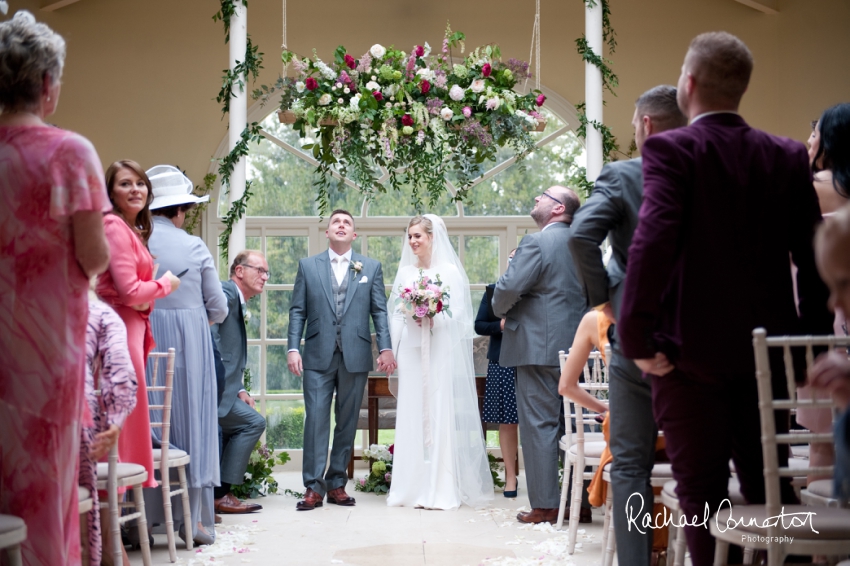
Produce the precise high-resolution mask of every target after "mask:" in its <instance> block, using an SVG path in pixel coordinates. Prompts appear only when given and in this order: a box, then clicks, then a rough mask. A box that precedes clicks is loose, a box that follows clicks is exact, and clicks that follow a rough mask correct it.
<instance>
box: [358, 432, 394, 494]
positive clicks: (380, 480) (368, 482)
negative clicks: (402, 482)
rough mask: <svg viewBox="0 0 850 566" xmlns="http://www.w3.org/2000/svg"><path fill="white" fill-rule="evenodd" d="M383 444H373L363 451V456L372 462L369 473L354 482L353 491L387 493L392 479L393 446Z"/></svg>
mask: <svg viewBox="0 0 850 566" xmlns="http://www.w3.org/2000/svg"><path fill="white" fill-rule="evenodd" d="M394 446H395V445H394V444H391V445H390V446H389V447H387V446H384V445H383V444H373V445H372V446H370V447H369V448H367V449H365V450H364V451H363V457H364V458H368V459H370V460H374V461H373V462H372V468H371V471H370V472H369V475H368V476H366V477H362V478H360V480H359V481H356V482H354V490H355V491H371V492H374V493H387V492H388V491H389V490H390V484H391V483H392V481H393V473H392V472H393V447H394Z"/></svg>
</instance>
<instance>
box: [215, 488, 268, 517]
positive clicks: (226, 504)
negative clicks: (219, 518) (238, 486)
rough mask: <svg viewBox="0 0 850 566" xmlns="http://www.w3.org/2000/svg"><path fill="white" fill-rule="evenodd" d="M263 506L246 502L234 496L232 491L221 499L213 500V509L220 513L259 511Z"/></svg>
mask: <svg viewBox="0 0 850 566" xmlns="http://www.w3.org/2000/svg"><path fill="white" fill-rule="evenodd" d="M262 508H263V506H262V505H259V504H257V503H246V502H244V501H241V500H239V499H237V498H236V496H234V495H233V494H232V493H228V494H227V495H225V496H224V497H222V498H221V499H216V500H215V511H216V513H221V514H241V513H253V512H254V511H259V510H260V509H262Z"/></svg>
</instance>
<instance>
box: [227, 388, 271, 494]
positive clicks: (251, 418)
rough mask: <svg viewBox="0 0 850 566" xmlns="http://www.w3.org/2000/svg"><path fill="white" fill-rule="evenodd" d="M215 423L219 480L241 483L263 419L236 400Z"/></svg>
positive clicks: (260, 430)
mask: <svg viewBox="0 0 850 566" xmlns="http://www.w3.org/2000/svg"><path fill="white" fill-rule="evenodd" d="M218 424H219V425H221V437H222V452H221V481H222V482H227V483H229V484H233V485H242V483H243V482H244V481H245V470H246V469H247V468H248V459H249V458H250V457H251V451H252V450H253V449H254V446H256V445H257V441H258V440H259V439H260V437H261V436H262V435H263V431H264V430H266V419H264V418H263V416H262V415H261V414H260V413H258V412H257V411H255V410H254V409H252V408H251V407H249V406H248V404H247V403H245V402H244V401H242V400H241V399H237V400H236V401H235V402H234V403H233V407H232V408H231V409H230V412H229V413H227V414H226V415H224V416H223V417H219V419H218Z"/></svg>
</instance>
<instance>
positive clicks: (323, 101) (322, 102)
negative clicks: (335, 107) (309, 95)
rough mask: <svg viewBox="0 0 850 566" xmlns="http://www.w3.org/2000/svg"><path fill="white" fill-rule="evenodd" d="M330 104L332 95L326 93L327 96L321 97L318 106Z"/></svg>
mask: <svg viewBox="0 0 850 566" xmlns="http://www.w3.org/2000/svg"><path fill="white" fill-rule="evenodd" d="M330 103H331V95H330V94H328V93H325V94H323V95H322V96H320V97H319V102H317V104H318V105H319V106H327V105H328V104H330Z"/></svg>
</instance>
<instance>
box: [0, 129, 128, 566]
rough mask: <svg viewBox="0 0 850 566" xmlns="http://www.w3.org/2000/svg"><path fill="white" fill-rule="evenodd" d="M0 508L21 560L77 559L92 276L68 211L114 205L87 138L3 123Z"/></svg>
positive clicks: (0, 165)
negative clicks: (23, 531)
mask: <svg viewBox="0 0 850 566" xmlns="http://www.w3.org/2000/svg"><path fill="white" fill-rule="evenodd" d="M0 187H2V190H0V431H3V432H2V443H0V513H5V514H11V515H17V516H18V517H21V518H23V519H24V521H26V523H27V540H26V542H24V544H23V558H24V564H27V565H30V566H36V565H50V566H52V565H55V564H79V562H80V526H79V517H80V516H79V507H78V503H77V470H78V464H79V442H80V420H81V417H82V414H83V406H84V398H83V384H84V381H85V372H84V369H83V366H84V362H85V340H86V321H87V319H88V297H87V292H88V280H87V279H86V276H85V274H84V273H83V271H82V270H81V269H80V267H79V265H78V263H77V261H76V258H75V254H74V240H73V235H72V232H73V231H72V226H71V216H72V215H73V214H75V213H77V212H81V211H104V212H105V211H107V210H110V209H111V205H110V204H109V199H108V197H107V195H106V189H105V187H104V185H103V170H102V169H101V166H100V159H99V158H98V156H97V153H96V152H95V150H94V147H93V146H92V145H91V143H90V142H89V141H88V140H86V139H85V138H83V137H81V136H79V135H77V134H74V133H72V132H67V131H64V130H60V129H59V128H54V127H51V126H15V127H0Z"/></svg>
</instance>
